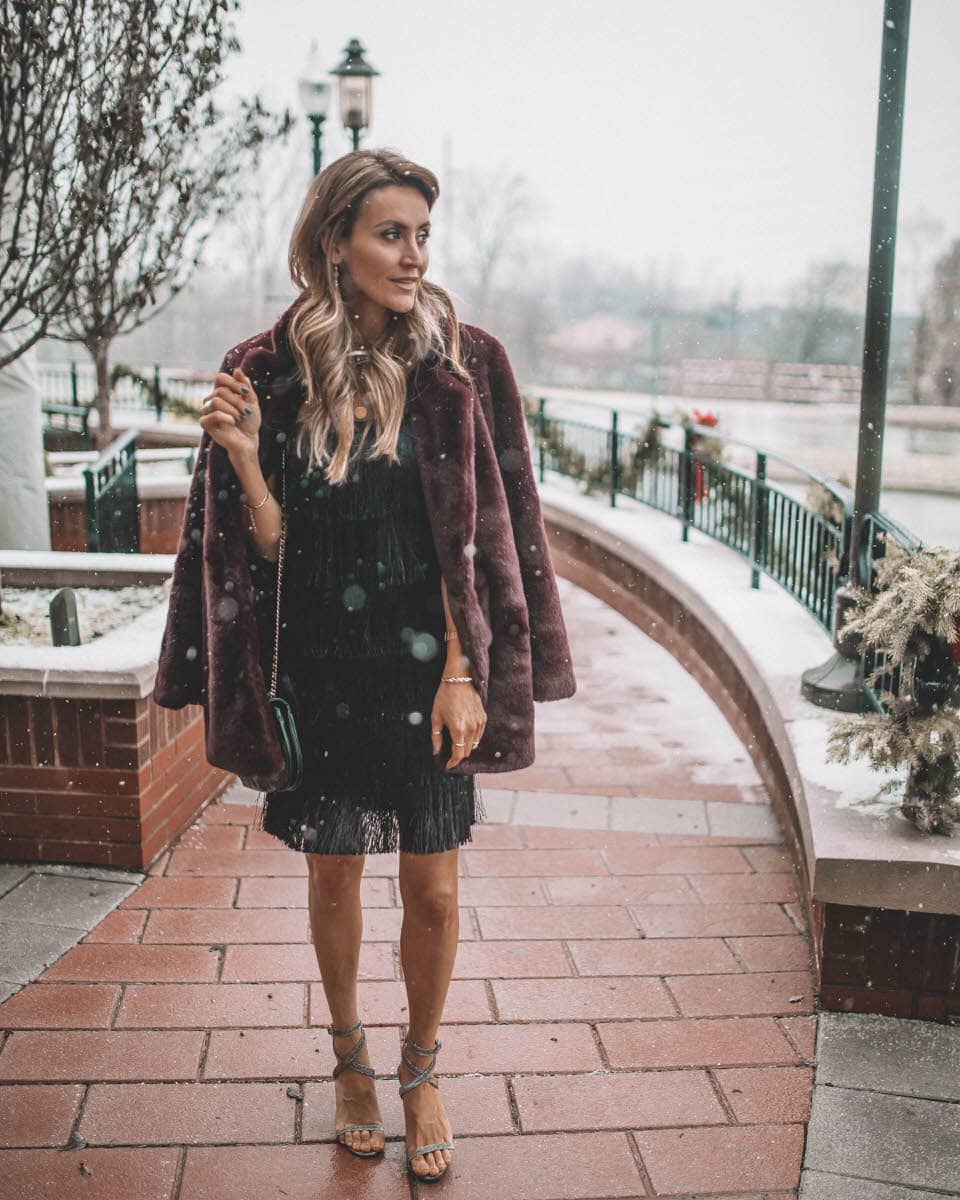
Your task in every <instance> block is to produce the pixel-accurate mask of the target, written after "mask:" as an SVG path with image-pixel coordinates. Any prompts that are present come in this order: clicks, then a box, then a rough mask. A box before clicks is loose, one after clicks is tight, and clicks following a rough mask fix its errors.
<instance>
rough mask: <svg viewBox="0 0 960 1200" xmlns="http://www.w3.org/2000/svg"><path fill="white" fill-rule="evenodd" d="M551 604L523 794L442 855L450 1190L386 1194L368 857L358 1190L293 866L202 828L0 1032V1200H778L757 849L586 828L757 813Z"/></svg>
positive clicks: (391, 1126)
mask: <svg viewBox="0 0 960 1200" xmlns="http://www.w3.org/2000/svg"><path fill="white" fill-rule="evenodd" d="M564 604H565V608H566V611H567V612H568V618H569V624H570V628H571V631H572V633H573V634H574V637H575V652H576V654H577V672H578V679H579V680H580V688H581V690H580V691H579V692H578V695H577V696H576V697H574V699H572V700H571V701H568V702H566V703H565V704H557V705H542V706H540V707H539V709H538V725H539V727H540V729H541V735H540V743H539V745H540V749H539V752H538V760H537V764H536V765H535V766H534V767H532V768H530V770H529V771H527V772H519V773H517V774H516V775H513V776H510V777H509V778H508V777H507V776H499V777H492V776H487V777H485V779H484V781H483V784H484V793H485V795H489V796H490V799H491V805H490V807H491V810H493V809H496V808H497V807H498V806H499V807H500V808H501V809H502V808H503V807H504V805H509V808H510V813H509V814H508V815H507V816H505V817H504V818H503V820H504V822H508V821H509V822H510V823H495V822H494V821H491V822H490V823H487V824H484V825H481V826H478V827H476V829H475V831H474V832H475V838H474V841H473V842H472V843H470V844H469V845H467V846H465V847H464V848H463V849H462V851H461V854H460V871H461V878H460V899H461V913H460V938H461V941H460V946H459V950H458V955H457V961H456V965H455V969H454V978H453V981H452V983H451V986H450V991H449V995H448V1000H447V1007H446V1011H445V1015H444V1022H443V1025H442V1027H441V1031H440V1038H441V1041H442V1043H443V1045H442V1049H441V1052H440V1054H439V1056H438V1075H439V1078H440V1083H441V1090H442V1093H443V1096H444V1098H445V1100H446V1104H447V1110H448V1113H449V1115H450V1120H451V1123H452V1125H453V1129H454V1136H455V1139H456V1149H455V1151H454V1162H453V1165H452V1167H451V1169H450V1171H449V1173H448V1175H447V1176H446V1177H445V1178H444V1179H443V1180H442V1181H441V1182H439V1183H438V1184H435V1185H423V1184H419V1185H412V1184H410V1183H408V1182H407V1177H406V1173H405V1171H404V1168H403V1109H402V1105H401V1101H400V1099H399V1096H398V1095H397V1081H396V1078H395V1077H394V1078H391V1077H389V1075H390V1073H391V1072H394V1071H395V1070H396V1064H397V1062H398V1060H399V1049H400V1036H401V1022H402V1020H403V1018H404V1016H405V1003H406V997H405V991H404V985H403V982H402V979H401V972H400V963H399V950H398V946H399V936H400V922H401V917H402V909H401V907H400V902H399V895H398V891H397V886H396V872H397V856H396V855H380V856H370V857H368V859H367V866H366V874H365V877H364V880H363V884H362V888H363V901H364V905H365V911H364V922H365V927H364V944H363V949H362V954H361V961H360V970H361V976H360V979H361V982H360V986H359V993H360V1011H361V1014H362V1015H363V1017H364V1019H365V1021H366V1022H367V1026H368V1039H369V1044H370V1053H371V1060H372V1061H373V1063H374V1064H375V1065H376V1066H377V1068H378V1071H379V1072H380V1073H381V1079H380V1083H379V1095H380V1103H381V1107H382V1109H383V1114H384V1121H385V1125H386V1131H387V1137H388V1139H389V1140H388V1144H387V1154H386V1158H385V1160H372V1161H362V1160H359V1159H356V1158H353V1157H352V1156H350V1155H349V1154H347V1152H346V1151H344V1150H342V1149H340V1148H338V1147H337V1146H336V1145H335V1144H334V1143H333V1135H332V1123H333V1089H332V1084H331V1080H330V1070H331V1067H332V1065H333V1056H332V1053H331V1050H330V1039H329V1036H328V1035H327V1033H326V1032H325V1030H324V1029H323V1025H324V1023H326V1022H327V1021H328V1020H329V1013H328V1011H327V1007H326V1002H325V998H324V994H323V988H322V986H321V984H320V982H319V974H318V970H317V965H316V960H315V957H314V954H313V948H312V946H311V944H310V941H309V931H308V919H307V912H306V907H305V906H306V872H305V862H304V859H303V857H302V856H301V855H299V854H297V853H294V852H292V851H288V850H285V849H283V848H278V843H277V842H276V841H275V840H274V839H273V838H271V837H269V836H268V835H265V834H263V833H262V832H258V831H255V830H252V829H251V828H250V825H249V823H250V820H251V816H252V808H251V807H250V806H248V805H243V804H232V803H221V804H217V805H214V806H212V807H210V808H208V809H207V811H206V812H205V813H204V814H203V815H202V817H201V819H200V820H198V822H197V823H196V824H195V825H194V827H193V828H192V829H191V830H189V831H188V832H187V833H186V834H184V836H183V837H182V838H181V840H180V842H179V844H178V845H177V846H176V847H175V848H174V849H173V850H172V851H171V852H170V853H168V854H167V855H165V856H164V857H163V858H162V859H161V860H160V861H159V862H158V863H157V864H156V866H155V868H154V870H153V871H152V873H151V875H150V877H149V878H148V879H147V881H146V882H145V883H144V884H143V886H142V887H141V888H139V889H138V891H137V892H135V893H134V894H132V895H131V896H129V897H128V898H127V899H126V900H125V901H124V902H123V904H122V905H121V906H120V907H119V908H118V909H116V910H115V911H114V912H113V913H111V914H110V915H109V916H107V917H106V918H105V919H104V920H103V921H102V922H101V923H100V925H99V926H97V928H96V929H95V930H93V932H92V933H91V934H89V935H88V936H87V937H86V938H85V939H84V940H83V942H82V943H80V944H79V945H77V946H76V947H74V949H72V950H70V951H68V952H67V953H66V954H65V955H64V956H63V957H62V958H61V959H60V960H59V961H57V962H56V963H55V964H54V965H53V966H52V967H50V968H49V969H48V970H47V971H46V972H44V974H43V975H42V976H41V977H40V978H39V979H38V980H37V981H36V982H34V983H32V984H29V985H27V986H26V987H25V988H23V989H22V990H21V991H20V992H18V993H17V994H16V995H14V996H12V997H11V998H10V999H9V1000H8V1001H7V1002H6V1003H5V1004H3V1005H2V1006H0V1027H2V1029H3V1030H4V1041H3V1045H2V1050H0V1085H2V1086H0V1143H2V1145H4V1146H6V1147H8V1149H5V1150H3V1151H0V1197H3V1200H7V1198H13V1197H15V1198H16V1200H26V1198H29V1200H46V1198H48V1197H50V1198H53V1197H56V1200H63V1198H64V1197H66V1198H69V1200H72V1198H73V1197H75V1196H77V1197H79V1196H83V1197H95V1198H96V1200H106V1198H110V1200H114V1198H116V1200H120V1198H123V1200H128V1198H132V1197H137V1198H138V1200H221V1198H222V1200H247V1198H249V1200H254V1198H256V1200H267V1198H268V1197H269V1198H273V1197H278V1198H279V1197H286V1198H289V1200H307V1198H308V1197H309V1198H321V1200H327V1198H331V1200H332V1198H333V1197H338V1198H339V1197H348V1196H358V1197H364V1198H368V1200H401V1198H407V1197H411V1196H412V1197H418V1196H421V1195H423V1196H429V1195H433V1194H440V1193H442V1194H444V1195H447V1196H451V1197H457V1198H464V1200H467V1198H469V1200H489V1198H492V1197H496V1198H497V1200H501V1198H510V1200H514V1198H515V1200H587V1198H593V1200H599V1198H612V1197H640V1196H671V1197H685V1198H687V1200H692V1198H694V1197H696V1198H704V1200H705V1198H706V1197H711V1198H712V1197H721V1196H722V1197H737V1198H738V1200H787V1198H788V1197H790V1198H795V1197H796V1194H797V1193H796V1188H797V1186H798V1182H799V1178H800V1164H801V1159H802V1153H803V1143H804V1131H805V1123H806V1121H807V1118H808V1110H809V1097H810V1089H811V1084H812V1068H811V1065H810V1064H811V1061H812V1058H813V1053H814V1033H815V1020H816V1018H815V1016H814V1015H813V1009H812V992H811V975H810V967H809V959H808V946H807V940H806V937H805V935H804V933H803V931H802V918H801V914H800V909H799V907H798V904H797V891H796V884H795V880H794V876H793V873H792V871H791V868H790V865H789V863H788V862H787V860H786V858H785V855H784V853H783V850H782V847H781V845H780V844H779V843H778V840H777V839H776V838H769V837H768V838H757V837H746V836H740V837H737V836H726V837H724V836H707V835H691V834H686V835H683V834H670V833H659V832H657V833H643V832H634V831H630V830H624V829H622V828H616V827H615V826H616V825H617V823H618V821H619V820H623V819H628V818H629V813H628V812H625V813H621V814H620V816H619V818H618V817H617V815H616V813H615V811H614V809H613V807H612V806H613V805H614V804H615V802H616V801H617V800H621V801H624V802H625V803H626V802H627V801H628V799H629V797H630V796H631V794H637V793H635V792H634V788H635V787H640V788H641V790H640V791H639V795H640V796H641V797H645V798H647V799H649V798H651V797H653V798H658V797H659V798H660V809H661V810H663V809H664V807H665V806H666V807H669V806H670V805H671V804H674V805H681V806H682V805H683V803H684V802H690V803H694V804H699V805H702V806H703V807H702V809H701V810H700V811H701V812H702V813H703V814H705V819H706V821H707V826H708V827H709V828H715V827H716V825H715V824H711V815H710V814H711V813H713V814H716V813H717V812H719V811H722V810H719V809H717V808H716V806H717V805H725V806H726V807H727V809H728V810H729V811H730V812H731V813H734V818H733V819H734V820H735V819H736V816H735V812H734V810H742V811H747V810H748V809H749V808H754V809H756V808H757V806H758V804H762V799H763V798H762V795H761V794H759V792H758V789H759V784H758V782H757V780H756V778H755V776H754V775H753V774H752V767H751V766H750V764H749V763H748V762H747V761H746V759H745V756H744V755H743V752H742V748H741V749H740V750H739V751H738V750H737V743H735V742H733V741H731V739H732V735H731V734H730V732H729V730H728V729H727V727H726V725H725V724H724V723H723V722H722V718H720V716H719V714H718V713H716V710H714V709H713V708H712V705H709V702H708V701H706V699H705V698H704V697H702V696H701V695H700V694H699V693H698V692H697V690H696V686H695V685H694V684H693V682H692V681H691V680H689V678H688V677H686V676H685V675H684V673H683V672H682V671H681V669H680V668H679V667H677V666H676V664H675V663H673V661H672V660H671V659H669V658H668V657H667V656H666V655H665V654H664V653H663V652H662V651H661V650H660V649H659V647H656V646H655V645H653V643H651V642H649V641H647V639H645V638H644V637H642V635H641V634H639V633H638V632H637V631H636V630H633V629H631V628H630V627H629V626H628V625H627V624H626V622H623V621H622V619H621V618H619V617H618V616H617V615H616V614H610V613H608V612H606V610H604V609H603V607H602V605H599V603H598V602H596V601H595V600H593V598H591V597H588V596H584V595H582V594H580V593H578V592H576V590H575V589H573V588H572V587H567V586H566V585H565V586H564ZM671 742H672V743H674V744H673V745H670V744H668V743H671ZM718 747H719V749H718ZM721 760H722V761H721ZM494 784H496V788H494ZM571 792H574V793H576V794H577V796H578V797H581V798H582V797H584V796H587V797H589V796H593V797H596V798H600V799H603V798H604V797H605V798H606V799H605V801H604V803H605V804H606V808H605V809H604V812H605V813H606V815H607V820H608V822H610V824H608V826H607V827H606V828H601V829H596V828H576V827H573V826H576V825H578V824H581V823H582V822H583V820H584V814H583V813H582V812H581V811H580V808H579V805H580V803H581V801H580V800H579V799H578V801H577V802H576V803H572V804H571V803H564V800H565V796H567V795H569V794H570V793H571ZM549 797H553V802H554V803H555V805H556V811H557V823H555V824H549V823H545V822H546V821H547V820H548V819H549V808H546V809H545V807H544V806H545V805H549V803H550V801H549V799H548V798H549ZM711 805H712V806H714V807H713V808H711V807H710V806H711ZM525 806H529V810H530V815H528V816H527V817H526V818H524V817H523V812H524V811H525ZM677 812H678V813H679V814H680V815H679V817H678V819H680V820H682V821H688V820H689V819H691V814H690V813H689V812H688V811H687V810H685V809H683V808H682V807H681V808H678V809H677ZM586 819H587V820H592V819H594V817H593V815H592V814H587V816H586ZM654 819H656V818H655V815H654ZM524 820H526V822H527V823H523V821H524ZM564 826H565V827H564Z"/></svg>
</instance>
